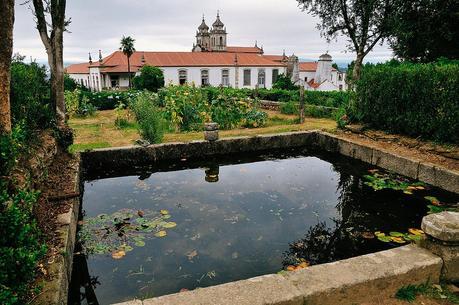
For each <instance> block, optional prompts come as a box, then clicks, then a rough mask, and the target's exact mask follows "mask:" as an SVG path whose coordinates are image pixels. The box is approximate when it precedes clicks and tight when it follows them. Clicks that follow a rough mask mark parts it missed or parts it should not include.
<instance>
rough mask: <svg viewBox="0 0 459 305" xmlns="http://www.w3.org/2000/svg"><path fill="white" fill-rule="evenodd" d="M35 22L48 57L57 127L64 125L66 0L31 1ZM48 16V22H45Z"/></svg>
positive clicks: (67, 22) (68, 22) (67, 23)
mask: <svg viewBox="0 0 459 305" xmlns="http://www.w3.org/2000/svg"><path fill="white" fill-rule="evenodd" d="M32 2H33V8H34V9H33V11H34V15H35V18H36V20H35V22H36V24H37V29H38V33H39V34H40V38H41V41H42V42H43V45H44V46H45V49H46V53H47V55H48V64H49V67H50V70H51V103H52V105H53V108H54V109H55V111H56V122H57V124H58V126H59V127H63V126H64V125H65V119H66V115H65V113H66V111H65V99H64V57H63V54H64V32H65V29H66V26H68V25H69V24H70V21H67V20H66V19H65V8H66V3H67V2H66V0H50V1H49V0H32ZM47 15H49V21H50V22H48V20H47V18H46V17H47Z"/></svg>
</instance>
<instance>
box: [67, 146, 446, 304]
mask: <svg viewBox="0 0 459 305" xmlns="http://www.w3.org/2000/svg"><path fill="white" fill-rule="evenodd" d="M154 166H155V167H154V168H152V167H150V168H146V169H143V168H135V167H133V168H132V169H127V170H126V171H125V172H122V173H120V172H117V173H115V172H112V173H106V172H103V173H89V174H90V175H92V176H90V177H92V179H95V180H91V181H87V182H86V183H85V192H84V198H83V209H84V210H85V213H86V215H87V217H92V218H93V217H96V216H97V215H100V214H107V215H111V214H113V213H116V212H118V211H120V210H122V209H130V210H135V211H147V210H152V211H160V210H162V209H165V210H168V212H169V213H170V215H171V220H170V221H173V222H175V223H176V224H177V226H176V227H174V228H171V229H169V230H167V236H165V237H163V238H157V237H155V236H151V238H146V240H145V243H140V244H139V246H135V245H134V246H133V249H132V251H130V252H127V253H126V255H125V256H124V257H123V258H122V259H120V260H114V259H113V258H112V256H111V255H91V256H89V257H88V258H87V260H85V259H84V257H83V256H76V257H75V268H74V274H73V280H72V289H73V292H72V296H71V298H70V302H69V304H71V305H76V304H84V305H86V304H98V303H97V300H96V295H97V299H98V301H99V303H100V304H112V303H118V302H122V301H126V300H129V299H133V298H135V297H137V298H139V297H142V296H146V297H154V296H160V295H164V294H169V293H176V292H179V291H180V290H182V289H190V290H191V289H196V288H198V287H206V286H211V285H217V284H221V283H226V282H229V281H235V280H240V279H246V278H250V277H254V276H258V275H262V274H269V273H276V272H278V271H280V270H281V269H282V268H283V267H284V266H286V265H294V264H295V262H296V261H298V260H299V259H301V258H303V259H306V260H307V261H308V262H310V263H311V264H318V263H325V262H331V261H335V260H339V259H343V258H349V257H353V256H356V255H361V254H366V253H371V252H375V251H378V250H383V249H387V248H389V247H392V246H393V245H390V244H384V243H381V242H378V241H377V240H375V239H365V238H364V236H366V235H365V233H366V232H374V231H377V230H381V231H386V232H389V231H406V229H407V228H409V227H419V226H420V221H421V219H422V217H423V216H424V215H425V214H426V212H427V208H426V203H425V200H424V199H423V198H422V196H423V195H422V194H421V196H420V197H416V196H408V195H405V194H403V193H401V192H396V191H392V190H384V191H380V192H375V191H373V189H371V188H370V187H368V186H366V185H365V184H364V183H363V182H362V179H361V176H362V174H365V173H366V171H367V170H368V168H367V166H366V165H364V164H363V163H359V162H355V161H351V160H350V159H346V158H343V157H339V158H336V157H335V156H333V155H320V158H319V157H317V156H316V155H315V156H310V154H309V152H307V151H289V152H285V151H283V152H275V153H271V154H266V155H262V156H260V155H258V156H247V155H244V156H240V155H237V156H232V157H231V158H226V157H222V159H221V160H212V161H208V160H207V161H205V162H199V161H187V162H178V163H177V164H171V163H168V164H155V165H154ZM203 169H204V172H205V178H204V179H203ZM123 174H124V176H123ZM129 175H130V176H129ZM97 176H100V177H104V178H102V179H100V178H97ZM435 196H437V197H439V198H441V197H442V196H449V195H448V194H445V193H442V192H437V193H436V194H435ZM91 277H92V278H91ZM98 282H100V283H101V284H100V285H99V284H98ZM80 286H81V287H80ZM81 293H83V294H81ZM80 294H81V295H80ZM82 299H84V300H82ZM91 302H92V303H91Z"/></svg>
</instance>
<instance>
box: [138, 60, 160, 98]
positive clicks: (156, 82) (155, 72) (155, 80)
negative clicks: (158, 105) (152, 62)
mask: <svg viewBox="0 0 459 305" xmlns="http://www.w3.org/2000/svg"><path fill="white" fill-rule="evenodd" d="M132 84H133V85H134V88H135V89H137V90H149V91H153V92H157V91H158V89H159V88H162V87H164V75H163V71H161V69H159V68H157V67H152V66H143V67H142V69H140V75H139V76H136V77H134V79H133V80H132Z"/></svg>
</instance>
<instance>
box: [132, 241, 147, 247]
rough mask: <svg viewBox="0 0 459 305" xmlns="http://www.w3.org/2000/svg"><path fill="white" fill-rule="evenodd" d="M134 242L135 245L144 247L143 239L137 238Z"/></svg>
mask: <svg viewBox="0 0 459 305" xmlns="http://www.w3.org/2000/svg"><path fill="white" fill-rule="evenodd" d="M134 244H135V245H136V246H137V247H144V246H145V242H144V241H143V240H137V241H136V242H135V243H134Z"/></svg>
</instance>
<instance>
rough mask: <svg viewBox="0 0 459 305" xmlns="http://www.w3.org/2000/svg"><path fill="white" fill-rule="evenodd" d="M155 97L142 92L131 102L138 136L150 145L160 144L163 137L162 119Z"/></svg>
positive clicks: (152, 94)
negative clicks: (138, 132)
mask: <svg viewBox="0 0 459 305" xmlns="http://www.w3.org/2000/svg"><path fill="white" fill-rule="evenodd" d="M157 98H158V97H157V95H156V94H154V93H149V92H143V93H141V94H140V95H139V96H138V97H137V98H135V99H134V100H133V101H132V102H131V105H130V107H131V109H132V111H133V112H134V115H135V117H136V120H137V123H138V128H139V131H140V135H141V137H142V138H143V139H145V140H147V141H149V142H150V143H161V142H162V140H163V136H164V125H165V123H164V119H163V117H162V114H161V112H160V109H159V108H158V107H157V106H156V104H157V101H156V100H157Z"/></svg>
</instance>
